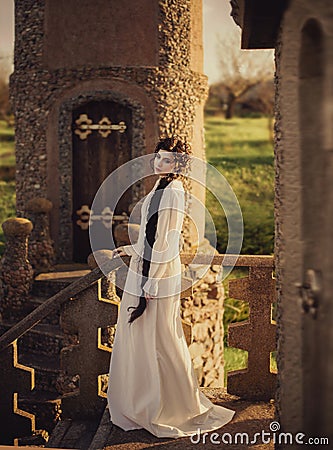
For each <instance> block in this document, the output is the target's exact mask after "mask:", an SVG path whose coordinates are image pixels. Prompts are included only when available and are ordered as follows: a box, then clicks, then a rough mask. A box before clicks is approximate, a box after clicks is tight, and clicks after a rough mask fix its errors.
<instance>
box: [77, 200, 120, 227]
mask: <svg viewBox="0 0 333 450" xmlns="http://www.w3.org/2000/svg"><path fill="white" fill-rule="evenodd" d="M76 214H77V215H78V216H79V219H78V220H77V221H76V224H77V225H78V226H79V227H80V228H81V230H88V228H89V225H92V224H93V222H97V221H101V222H102V223H103V225H104V226H105V228H107V229H110V228H111V227H112V225H113V224H114V223H115V222H123V223H128V215H127V214H126V213H125V212H123V213H122V214H121V215H112V214H113V213H112V211H111V209H110V208H109V207H108V206H106V207H105V208H104V209H103V211H102V213H101V214H94V212H93V210H92V209H90V208H89V206H88V205H82V206H81V208H80V209H78V210H77V211H76Z"/></svg>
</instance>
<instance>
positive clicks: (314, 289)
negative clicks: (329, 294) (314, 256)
mask: <svg viewBox="0 0 333 450" xmlns="http://www.w3.org/2000/svg"><path fill="white" fill-rule="evenodd" d="M296 287H297V288H298V292H299V301H300V305H301V308H302V312H303V313H309V314H310V315H311V316H312V317H313V318H314V319H315V318H316V317H317V309H318V306H319V303H320V302H319V300H320V297H321V295H322V279H321V272H320V271H318V270H314V269H308V270H307V271H306V273H305V280H304V283H303V284H302V283H296Z"/></svg>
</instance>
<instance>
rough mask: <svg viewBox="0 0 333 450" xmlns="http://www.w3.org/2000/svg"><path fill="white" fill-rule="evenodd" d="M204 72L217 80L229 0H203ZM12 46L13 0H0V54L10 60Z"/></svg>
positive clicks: (227, 26)
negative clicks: (218, 54)
mask: <svg viewBox="0 0 333 450" xmlns="http://www.w3.org/2000/svg"><path fill="white" fill-rule="evenodd" d="M203 8H204V12H203V27H204V36H203V39H204V72H205V74H206V75H208V78H209V82H210V83H213V82H215V81H217V80H218V64H217V62H216V40H217V35H218V34H221V35H223V34H224V33H230V32H232V30H234V29H235V28H237V26H236V25H235V23H234V22H233V20H232V19H231V17H230V10H231V8H230V4H229V0H203ZM13 46H14V0H0V55H1V56H3V55H5V56H8V58H9V61H12V54H13Z"/></svg>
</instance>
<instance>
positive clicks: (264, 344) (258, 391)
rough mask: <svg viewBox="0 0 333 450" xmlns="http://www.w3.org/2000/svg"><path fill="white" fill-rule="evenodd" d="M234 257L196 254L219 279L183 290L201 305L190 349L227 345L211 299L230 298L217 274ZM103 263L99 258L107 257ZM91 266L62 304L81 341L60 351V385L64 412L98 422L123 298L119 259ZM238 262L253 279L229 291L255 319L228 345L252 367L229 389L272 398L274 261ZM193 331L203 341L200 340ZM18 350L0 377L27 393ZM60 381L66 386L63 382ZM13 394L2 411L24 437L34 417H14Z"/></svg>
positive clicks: (66, 324)
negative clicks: (117, 281)
mask: <svg viewBox="0 0 333 450" xmlns="http://www.w3.org/2000/svg"><path fill="white" fill-rule="evenodd" d="M22 220H23V222H22ZM20 223H21V224H25V225H26V226H27V227H28V228H27V229H31V225H30V226H28V225H27V224H28V223H29V221H26V222H24V219H20ZM5 228H6V227H5ZM7 234H8V233H7ZM26 236H27V235H26ZM25 249H26V247H25ZM102 253H103V255H104V257H105V260H106V261H107V260H108V259H109V256H110V255H109V252H108V251H103V252H102ZM181 258H182V262H183V263H184V264H191V262H192V263H193V255H182V256H181ZM228 258H231V257H230V255H228V256H227V257H224V255H219V254H217V255H214V256H213V257H212V255H197V256H196V257H195V263H196V264H202V265H204V264H205V263H206V262H207V263H208V264H209V265H210V266H211V272H208V275H207V276H208V277H209V276H210V277H212V279H211V280H210V281H211V283H209V282H208V283H207V286H206V288H207V289H206V294H205V295H201V294H200V295H201V297H200V295H199V292H196V290H195V289H196V288H195V287H194V292H193V290H192V288H191V287H189V286H188V283H189V280H185V281H187V285H186V286H185V285H183V286H184V287H183V292H182V295H181V298H182V299H183V300H182V301H183V305H185V303H184V302H186V301H193V302H194V304H195V306H196V307H199V308H200V309H201V312H200V317H196V318H195V317H192V318H191V320H189V317H185V318H184V320H183V326H184V331H185V335H186V337H187V343H188V345H189V347H190V348H191V346H192V347H193V344H194V343H195V344H198V343H199V344H200V343H201V344H203V345H204V346H205V349H204V350H205V351H206V352H208V351H211V350H212V349H211V348H209V346H206V344H205V339H206V338H207V335H208V336H209V339H210V341H213V342H214V343H215V344H216V343H219V344H220V345H221V346H222V345H223V329H220V328H218V327H217V325H216V324H217V323H220V322H221V323H222V314H223V305H220V304H215V303H214V302H213V303H214V304H212V301H213V300H214V299H212V298H210V297H211V296H212V295H214V297H215V301H217V302H218V301H219V300H216V298H217V297H218V295H220V297H223V292H218V290H219V289H223V287H222V285H221V283H220V282H219V281H218V280H216V278H218V268H219V266H221V264H222V263H224V265H228V264H229V265H230V263H229V259H228ZM98 260H99V262H100V258H98ZM128 260H129V259H128ZM206 260H207V261H206ZM230 261H232V262H233V263H234V262H235V259H234V258H231V260H230ZM89 264H90V267H91V268H92V269H93V271H92V272H91V273H93V272H94V271H95V272H96V276H95V278H94V277H90V274H88V275H86V276H85V277H84V278H83V279H82V283H81V288H80V287H79V284H78V283H77V282H76V283H74V284H75V285H76V287H75V289H73V288H70V287H68V288H67V289H68V292H70V289H72V291H73V293H72V294H71V295H69V294H67V298H69V300H67V302H61V303H60V304H61V305H62V312H61V327H62V329H63V331H64V332H65V333H67V334H69V335H71V336H76V337H77V339H76V341H75V340H74V341H73V340H72V341H71V342H72V344H71V345H70V346H68V347H65V348H63V349H62V351H61V366H62V370H63V379H62V380H60V382H59V386H60V388H62V393H63V394H65V395H64V398H63V402H62V411H63V417H64V418H70V419H73V420H76V419H80V420H82V418H86V419H87V420H89V419H90V418H95V419H96V417H98V416H101V414H102V412H103V409H104V408H105V398H103V397H105V389H106V384H107V374H108V370H109V363H110V356H111V355H112V340H113V336H114V331H115V324H116V321H117V315H118V307H119V302H120V299H119V298H118V297H117V294H116V291H115V286H114V278H113V275H112V273H114V271H115V270H118V269H119V267H120V266H119V265H116V261H115V262H114V263H112V264H113V265H111V267H113V269H110V270H111V272H110V275H109V276H108V277H105V276H103V273H102V271H101V270H99V272H98V274H99V275H98V276H97V269H94V267H95V266H96V262H95V258H94V257H93V256H92V255H91V256H90V257H89ZM235 265H236V266H242V267H249V276H248V277H246V278H242V279H236V280H231V281H230V282H229V296H230V297H232V298H237V299H241V300H244V301H247V302H249V307H250V318H249V320H247V321H246V322H244V323H238V324H232V325H231V326H230V328H229V345H230V346H233V347H236V348H241V349H243V350H246V351H248V367H247V369H244V370H240V371H236V372H232V373H229V374H228V387H227V389H228V392H229V393H232V394H235V395H237V396H240V397H242V398H247V399H254V400H258V399H269V398H272V397H274V388H275V375H274V374H272V373H271V372H270V353H271V352H272V351H274V350H275V326H274V324H273V323H272V320H271V310H272V303H273V302H274V301H275V282H274V279H273V277H272V270H273V258H272V257H266V256H262V257H261V256H258V257H253V256H239V257H238V258H237V261H236V264H235ZM207 280H208V279H207ZM207 280H206V281H207ZM208 281H209V280H208ZM74 284H73V285H74ZM201 288H202V286H201ZM214 290H217V291H216V292H215V291H214ZM61 295H62V294H61V293H59V294H57V295H56V297H61ZM199 297H200V298H201V300H200V302H199V303H200V304H199V303H198V299H199ZM43 308H44V307H43ZM45 308H46V306H45ZM219 308H220V311H219V312H218V313H217V314H220V316H218V315H216V314H215V312H216V311H215V310H218V309H219ZM214 311H215V312H214ZM43 314H44V313H43ZM198 323H199V324H200V326H199V327H198V326H197V325H198ZM103 330H104V331H105V330H108V332H107V333H106V334H104V335H103ZM194 332H195V333H194ZM194 334H195V336H196V339H197V341H194V340H193V336H194ZM69 341H70V340H68V341H67V342H69ZM206 347H207V348H206ZM218 350H219V348H218ZM218 350H215V357H217V362H216V364H215V365H216V368H218V364H221V365H223V361H222V360H219V359H218V357H219V354H218V353H219V351H218ZM8 352H9V353H8ZM15 352H16V347H15V346H13V345H11V346H10V347H8V348H6V350H2V352H1V353H0V356H1V364H2V367H5V368H6V370H5V372H6V373H5V378H4V377H1V378H0V388H1V389H2V392H3V390H4V387H3V388H2V387H1V383H7V380H8V379H10V380H11V381H10V383H9V384H8V385H6V389H7V386H12V388H11V389H12V391H13V392H18V391H19V392H21V391H22V387H23V390H24V386H25V385H27V384H29V383H30V384H29V388H31V386H32V384H31V376H32V375H31V373H30V375H29V376H30V381H29V380H28V381H29V383H28V382H27V378H26V377H27V371H28V370H29V369H27V368H23V367H22V366H20V365H19V364H18V362H17V353H15ZM213 352H214V350H213ZM15 355H16V356H15ZM203 356H204V352H202V353H201V354H200V357H203ZM111 357H112V356H111ZM208 361H209V359H208V358H207V361H206V364H208V368H209V362H208ZM194 363H195V361H194ZM10 367H12V369H10ZM18 369H23V370H25V372H24V373H23V372H21V371H18ZM11 370H12V372H11ZM15 373H16V375H15ZM22 373H23V378H22V376H21V374H22ZM73 380H74V382H73ZM61 381H62V382H63V384H61ZM68 381H70V382H72V386H71V387H70V389H67V390H66V383H67V382H68ZM4 386H5V384H4ZM75 387H77V388H75ZM73 388H74V389H73ZM13 398H14V400H15V397H11V399H9V398H8V399H7V400H6V402H7V403H8V404H7V406H6V408H4V409H3V407H2V405H1V407H2V409H1V411H5V414H7V413H8V417H9V418H10V420H11V421H12V422H13V423H14V424H17V427H18V428H19V429H20V434H22V433H21V429H22V426H23V427H25V426H26V425H22V426H21V422H22V423H23V422H24V421H25V423H28V424H29V427H30V428H31V426H32V425H33V418H32V417H28V416H27V415H26V413H24V416H25V419H21V418H20V417H19V416H18V417H19V418H17V417H16V416H17V414H15V417H14V416H13V414H14V410H15V407H16V408H17V405H15V403H13ZM7 410H8V411H10V412H8V411H7ZM28 419H29V420H28ZM15 421H16V422H15ZM20 421H21V422H20ZM19 422H20V423H19ZM15 426H16V425H15ZM15 426H13V427H15ZM8 429H9V428H8Z"/></svg>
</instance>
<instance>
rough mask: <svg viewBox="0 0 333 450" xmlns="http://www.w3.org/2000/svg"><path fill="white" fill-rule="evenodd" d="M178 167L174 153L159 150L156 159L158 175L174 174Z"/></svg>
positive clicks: (155, 168) (155, 164)
mask: <svg viewBox="0 0 333 450" xmlns="http://www.w3.org/2000/svg"><path fill="white" fill-rule="evenodd" d="M175 166H176V163H175V157H174V155H173V153H172V152H168V151H167V150H159V151H158V152H157V153H156V155H155V159H154V172H155V173H156V174H157V175H161V174H165V173H172V172H173V170H174V168H175Z"/></svg>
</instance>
